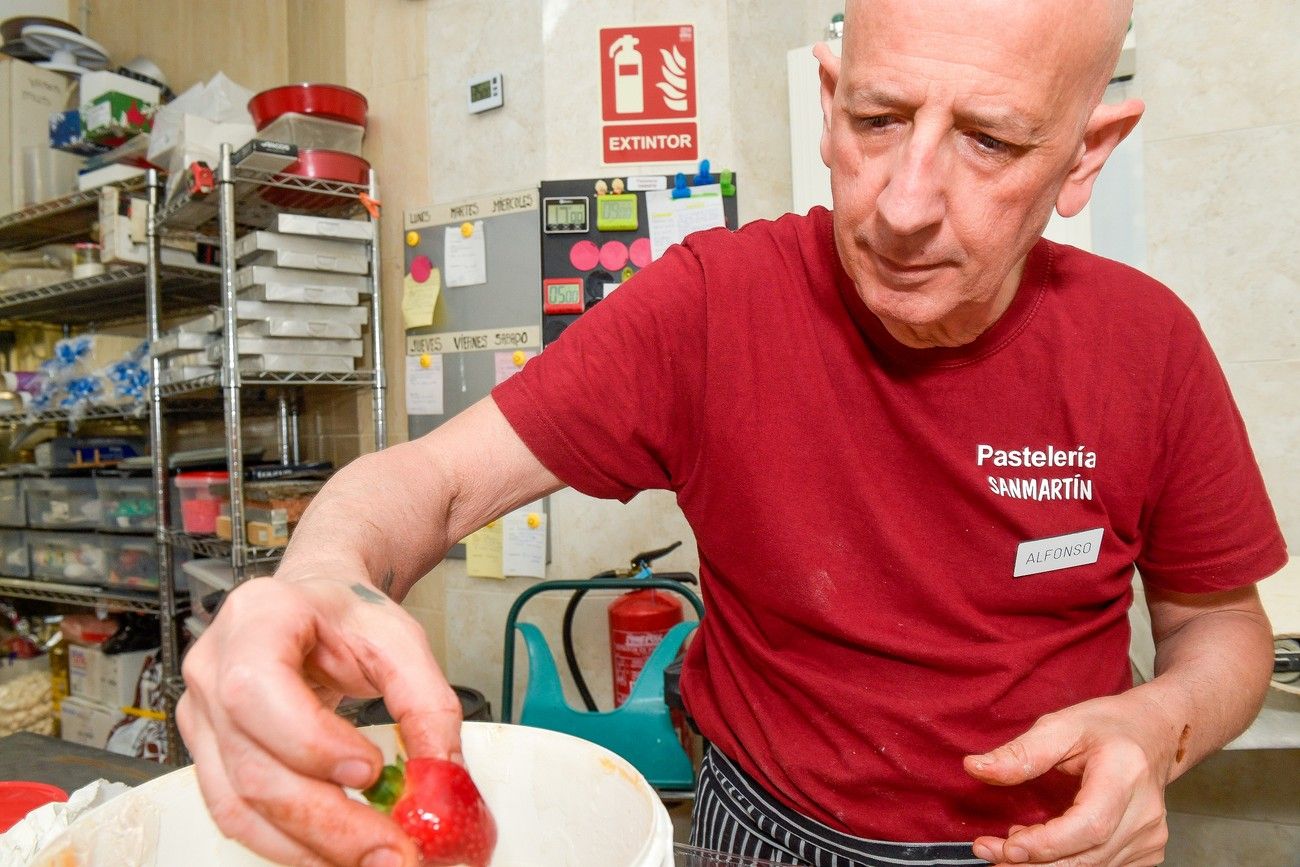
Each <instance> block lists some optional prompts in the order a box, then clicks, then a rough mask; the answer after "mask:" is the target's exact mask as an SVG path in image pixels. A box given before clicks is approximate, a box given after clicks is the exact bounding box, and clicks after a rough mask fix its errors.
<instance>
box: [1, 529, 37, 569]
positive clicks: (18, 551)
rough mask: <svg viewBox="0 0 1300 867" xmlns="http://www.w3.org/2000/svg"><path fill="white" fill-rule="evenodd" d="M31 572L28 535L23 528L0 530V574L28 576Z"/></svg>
mask: <svg viewBox="0 0 1300 867" xmlns="http://www.w3.org/2000/svg"><path fill="white" fill-rule="evenodd" d="M31 574H32V570H31V566H30V565H29V564H28V562H27V535H26V534H25V533H23V531H22V530H0V575H3V576H5V577H6V578H27V577H29V576H30V575H31Z"/></svg>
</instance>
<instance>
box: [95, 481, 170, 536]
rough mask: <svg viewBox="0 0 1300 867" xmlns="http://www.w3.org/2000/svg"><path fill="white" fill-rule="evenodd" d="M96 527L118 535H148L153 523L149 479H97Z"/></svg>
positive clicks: (151, 488)
mask: <svg viewBox="0 0 1300 867" xmlns="http://www.w3.org/2000/svg"><path fill="white" fill-rule="evenodd" d="M95 493H96V495H97V496H98V497H99V513H100V526H101V527H102V528H104V529H105V530H117V531H119V532H124V531H125V532H134V533H150V532H152V531H153V529H154V526H155V524H156V522H155V520H154V498H153V479H151V478H150V477H149V476H98V477H96V479H95Z"/></svg>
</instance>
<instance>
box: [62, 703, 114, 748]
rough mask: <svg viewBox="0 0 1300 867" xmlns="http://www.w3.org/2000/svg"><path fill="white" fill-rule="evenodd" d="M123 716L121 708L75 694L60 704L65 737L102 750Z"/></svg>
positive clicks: (73, 741) (67, 739)
mask: <svg viewBox="0 0 1300 867" xmlns="http://www.w3.org/2000/svg"><path fill="white" fill-rule="evenodd" d="M123 717H124V714H123V713H122V710H121V708H114V707H108V706H106V705H102V704H99V703H97V702H93V701H89V700H87V699H84V698H78V697H77V696H75V695H72V696H69V697H67V698H65V699H64V700H63V702H62V703H61V704H60V706H59V722H60V724H61V726H62V735H63V739H64V740H65V741H70V742H72V743H74V744H81V745H82V746H87V747H95V748H96V749H100V750H102V749H104V747H106V746H107V745H108V736H109V734H111V733H112V731H113V727H114V726H116V725H117V724H118V723H119V722H121V721H122V719H123Z"/></svg>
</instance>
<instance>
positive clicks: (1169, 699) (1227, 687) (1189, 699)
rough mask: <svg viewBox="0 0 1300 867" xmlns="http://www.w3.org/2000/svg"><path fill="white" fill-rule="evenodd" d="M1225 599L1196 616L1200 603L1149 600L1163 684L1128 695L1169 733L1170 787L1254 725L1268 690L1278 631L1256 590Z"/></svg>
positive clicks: (1177, 599)
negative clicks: (1268, 616) (1201, 761)
mask: <svg viewBox="0 0 1300 867" xmlns="http://www.w3.org/2000/svg"><path fill="white" fill-rule="evenodd" d="M1216 595H1220V594H1216ZM1222 595H1223V596H1224V597H1225V598H1224V602H1223V604H1214V605H1205V606H1204V607H1203V609H1202V610H1196V605H1197V603H1195V602H1189V601H1188V600H1191V599H1193V597H1185V596H1176V597H1175V596H1172V595H1170V594H1158V593H1151V592H1149V593H1148V602H1149V604H1150V606H1151V615H1152V629H1153V631H1154V633H1155V639H1156V677H1155V679H1154V680H1152V681H1151V682H1150V683H1146V684H1142V685H1141V686H1138V687H1135V688H1133V689H1132V690H1130V691H1129V693H1127V696H1128V697H1130V698H1133V699H1135V700H1139V701H1140V709H1139V712H1140V713H1148V714H1151V715H1152V716H1153V717H1154V718H1155V719H1158V720H1161V721H1162V722H1163V723H1164V725H1165V726H1166V727H1167V728H1166V732H1165V741H1166V743H1167V745H1168V748H1169V763H1170V764H1169V767H1170V772H1169V780H1170V781H1172V780H1174V779H1176V778H1178V777H1179V776H1181V775H1182V774H1183V773H1184V772H1185V771H1186V770H1187V769H1188V768H1190V767H1192V766H1193V765H1195V764H1196V763H1197V762H1199V761H1200V760H1201V759H1203V758H1205V757H1206V756H1207V755H1209V754H1210V753H1213V752H1214V751H1216V750H1218V749H1219V748H1220V747H1222V746H1223V745H1224V744H1226V743H1227V742H1228V741H1230V740H1232V739H1233V738H1234V737H1236V736H1237V735H1238V734H1240V733H1241V732H1242V731H1243V730H1244V729H1245V728H1246V727H1247V726H1248V725H1250V723H1251V721H1252V720H1254V718H1255V716H1256V714H1258V713H1259V708H1260V706H1261V704H1262V703H1263V701H1264V695H1265V693H1266V692H1267V690H1268V681H1269V676H1270V671H1271V661H1272V653H1273V650H1272V648H1273V640H1272V632H1271V629H1270V627H1269V623H1268V618H1267V617H1266V616H1265V615H1264V612H1263V610H1262V608H1261V607H1260V606H1259V601H1258V598H1257V596H1256V595H1255V592H1254V588H1253V587H1252V588H1248V590H1246V591H1234V593H1233V594H1222Z"/></svg>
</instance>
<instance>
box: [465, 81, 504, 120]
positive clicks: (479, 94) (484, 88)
mask: <svg viewBox="0 0 1300 867" xmlns="http://www.w3.org/2000/svg"><path fill="white" fill-rule="evenodd" d="M505 104H506V97H505V88H504V87H503V86H502V83H501V73H499V72H492V73H489V74H488V75H480V76H478V77H477V78H471V79H470V80H469V112H470V114H478V113H479V112H481V111H487V110H489V109H493V108H500V107H501V106H503V105H505Z"/></svg>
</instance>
